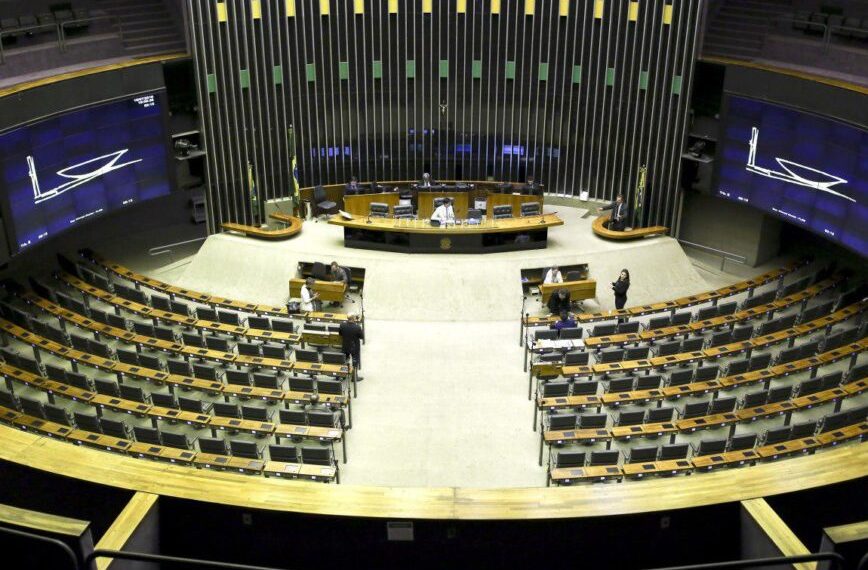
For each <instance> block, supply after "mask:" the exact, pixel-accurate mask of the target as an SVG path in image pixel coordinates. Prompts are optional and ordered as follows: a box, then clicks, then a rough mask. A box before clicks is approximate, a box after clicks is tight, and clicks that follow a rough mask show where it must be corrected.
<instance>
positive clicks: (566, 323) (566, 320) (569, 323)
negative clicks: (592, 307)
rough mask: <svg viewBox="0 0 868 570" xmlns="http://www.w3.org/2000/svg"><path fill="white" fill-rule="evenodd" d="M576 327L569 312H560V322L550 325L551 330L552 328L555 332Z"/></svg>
mask: <svg viewBox="0 0 868 570" xmlns="http://www.w3.org/2000/svg"><path fill="white" fill-rule="evenodd" d="M577 326H578V325H577V324H576V320H575V319H573V318H572V317H571V316H570V312H569V311H561V318H560V320H557V321H555V322H554V323H553V324H552V326H551V328H553V329H555V330H561V329H574V328H576V327H577Z"/></svg>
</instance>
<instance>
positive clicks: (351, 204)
mask: <svg viewBox="0 0 868 570" xmlns="http://www.w3.org/2000/svg"><path fill="white" fill-rule="evenodd" d="M399 200H400V195H399V194H398V193H397V192H381V193H379V194H354V195H350V196H347V195H344V211H345V212H347V213H350V214H352V215H354V216H367V215H368V213H369V212H370V211H371V202H382V203H384V204H388V205H389V214H390V215H391V214H392V213H393V212H394V208H395V206H397V205H398V201H399Z"/></svg>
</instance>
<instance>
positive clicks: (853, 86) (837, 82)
mask: <svg viewBox="0 0 868 570" xmlns="http://www.w3.org/2000/svg"><path fill="white" fill-rule="evenodd" d="M700 59H701V61H704V62H707V63H717V64H719V65H737V66H739V67H749V68H751V69H761V70H763V71H771V72H774V73H780V74H781V75H789V76H791V77H798V78H799V79H805V80H807V81H814V82H816V83H823V84H825V85H831V86H833V87H840V88H841V89H847V90H848V91H856V92H857V93H862V94H864V95H868V87H866V86H864V85H859V84H857V83H851V82H849V81H844V80H843V79H836V78H834V77H824V76H822V75H814V74H813V73H807V72H805V71H800V70H797V69H788V68H786V67H780V66H777V65H772V64H769V63H757V62H753V61H741V60H739V59H732V58H729V57H715V56H704V57H702V58H700Z"/></svg>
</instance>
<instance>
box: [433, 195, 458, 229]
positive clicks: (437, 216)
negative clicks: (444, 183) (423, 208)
mask: <svg viewBox="0 0 868 570" xmlns="http://www.w3.org/2000/svg"><path fill="white" fill-rule="evenodd" d="M431 219H432V220H437V221H439V222H440V223H441V224H446V223H455V210H453V209H452V200H450V199H449V198H446V199H444V200H443V203H442V204H440V205H439V206H437V209H435V210H434V213H433V214H431Z"/></svg>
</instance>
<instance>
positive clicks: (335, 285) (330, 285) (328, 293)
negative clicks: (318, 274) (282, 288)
mask: <svg viewBox="0 0 868 570" xmlns="http://www.w3.org/2000/svg"><path fill="white" fill-rule="evenodd" d="M302 285H304V279H299V278H298V277H293V278H292V279H290V280H289V296H290V297H294V298H298V297H301V287H302ZM313 290H314V292H316V293H319V298H320V300H321V301H335V302H338V303H343V302H344V297H345V296H346V294H347V284H346V283H344V282H343V281H314V283H313Z"/></svg>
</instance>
